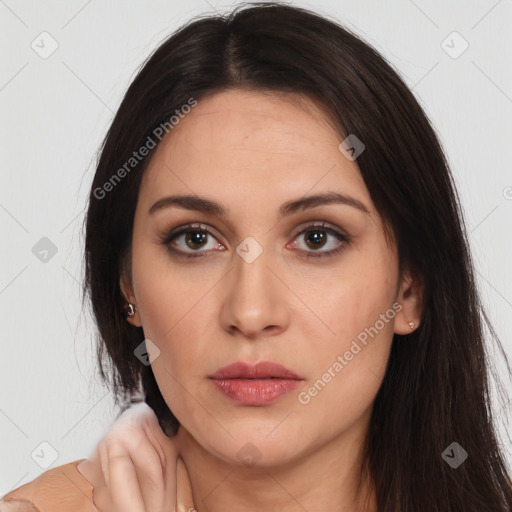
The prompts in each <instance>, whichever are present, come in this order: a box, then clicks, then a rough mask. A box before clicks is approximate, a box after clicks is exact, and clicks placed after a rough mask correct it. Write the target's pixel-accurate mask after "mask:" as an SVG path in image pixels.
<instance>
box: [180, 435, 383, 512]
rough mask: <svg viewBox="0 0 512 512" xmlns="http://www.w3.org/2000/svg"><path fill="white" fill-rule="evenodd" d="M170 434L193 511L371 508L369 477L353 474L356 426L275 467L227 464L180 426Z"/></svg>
mask: <svg viewBox="0 0 512 512" xmlns="http://www.w3.org/2000/svg"><path fill="white" fill-rule="evenodd" d="M176 437H177V440H178V443H179V445H180V453H181V457H182V458H183V461H184V462H185V465H186V466H187V469H188V472H189V475H190V481H191V484H192V490H193V496H194V503H195V508H196V510H197V512H225V511H226V510H236V511H237V512H253V511H261V510H279V512H298V511H301V512H303V511H304V510H308V511H311V512H313V511H317V510H339V511H343V512H362V511H364V512H373V511H376V510H377V508H376V501H375V495H374V490H373V486H372V484H371V483H370V479H369V478H368V477H367V476H366V475H365V476H364V477H363V479H362V480H361V481H360V478H359V475H360V469H361V464H362V445H363V441H364V436H363V434H362V433H361V429H360V428H358V427H356V426H354V427H353V428H352V429H351V430H350V431H345V432H343V434H342V435H340V436H338V437H337V438H335V439H333V440H332V441H331V442H329V443H328V444H325V445H323V446H321V447H314V448H312V449H311V450H310V452H308V453H306V454H305V455H302V456H301V457H300V458H293V459H292V460H289V461H287V462H285V463H283V464H281V465H278V466H276V465H273V466H259V465H258V464H255V465H254V466H252V467H249V466H244V465H242V464H241V463H235V462H234V461H233V462H232V463H230V462H229V461H228V462H227V461H226V460H223V459H220V458H219V457H216V456H215V455H213V454H212V453H210V452H208V451H207V450H205V449H204V448H203V447H202V446H201V445H200V444H199V443H198V442H197V441H196V440H195V439H194V437H193V436H192V435H191V434H190V433H189V432H188V431H187V430H185V429H184V427H180V428H179V430H178V434H177V436H176ZM237 462H238V461H237Z"/></svg>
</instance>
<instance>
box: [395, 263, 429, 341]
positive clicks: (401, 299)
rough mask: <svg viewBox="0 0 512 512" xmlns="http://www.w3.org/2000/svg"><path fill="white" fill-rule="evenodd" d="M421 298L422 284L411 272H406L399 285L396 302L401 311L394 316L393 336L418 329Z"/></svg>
mask: <svg viewBox="0 0 512 512" xmlns="http://www.w3.org/2000/svg"><path fill="white" fill-rule="evenodd" d="M422 298H423V283H422V281H421V279H419V278H418V277H415V276H413V275H412V273H411V272H406V273H405V274H404V277H403V278H402V281H401V283H400V288H399V291H398V296H397V302H398V303H399V304H400V305H401V306H402V309H401V310H400V311H399V312H398V313H397V314H396V316H395V326H394V332H395V334H410V333H411V332H413V331H415V330H416V329H417V328H418V327H419V325H420V319H421V313H422ZM411 322H412V323H413V324H414V325H412V324H411ZM411 325H412V327H411Z"/></svg>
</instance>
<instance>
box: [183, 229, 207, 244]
mask: <svg viewBox="0 0 512 512" xmlns="http://www.w3.org/2000/svg"><path fill="white" fill-rule="evenodd" d="M206 235H207V234H206V233H201V232H200V231H192V232H191V233H188V234H187V243H188V242H191V243H192V244H193V245H201V243H202V242H204V241H205V240H206Z"/></svg>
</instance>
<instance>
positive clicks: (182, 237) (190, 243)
mask: <svg viewBox="0 0 512 512" xmlns="http://www.w3.org/2000/svg"><path fill="white" fill-rule="evenodd" d="M209 236H211V238H212V239H213V240H215V238H214V233H213V231H212V230H211V229H210V228H209V227H208V226H206V225H204V224H196V225H188V226H182V227H181V228H179V229H177V230H175V231H172V232H171V233H169V235H168V236H166V237H165V239H164V240H163V241H162V243H163V244H164V245H166V246H167V247H168V249H169V250H170V251H171V252H173V253H178V254H180V255H183V256H191V257H194V256H201V254H193V253H203V252H207V251H208V250H219V251H225V250H226V248H225V247H224V246H223V245H222V244H221V243H219V242H216V243H215V242H213V241H211V242H210V243H208V237H209ZM171 243H173V244H174V245H175V246H177V249H176V248H175V247H173V246H172V245H171ZM190 249H191V250H192V251H190ZM199 249H206V250H199Z"/></svg>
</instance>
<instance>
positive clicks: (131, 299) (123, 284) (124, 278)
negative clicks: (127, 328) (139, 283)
mask: <svg viewBox="0 0 512 512" xmlns="http://www.w3.org/2000/svg"><path fill="white" fill-rule="evenodd" d="M119 286H120V288H121V293H122V294H123V297H124V299H125V301H126V305H128V303H130V304H133V305H134V307H135V315H134V316H132V317H128V318H127V319H126V321H127V322H128V323H130V324H132V325H133V326H135V327H142V321H141V319H140V314H139V308H138V307H137V301H136V299H135V294H134V292H133V285H132V280H131V277H130V276H128V273H127V272H126V271H123V272H122V273H121V277H120V279H119Z"/></svg>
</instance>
